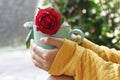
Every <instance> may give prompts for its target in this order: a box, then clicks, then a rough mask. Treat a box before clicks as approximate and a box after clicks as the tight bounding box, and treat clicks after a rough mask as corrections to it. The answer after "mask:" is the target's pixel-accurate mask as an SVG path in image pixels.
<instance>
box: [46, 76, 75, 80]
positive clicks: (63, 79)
mask: <svg viewBox="0 0 120 80" xmlns="http://www.w3.org/2000/svg"><path fill="white" fill-rule="evenodd" d="M47 80H74V79H73V77H71V76H66V75H61V76H50V77H49V78H48V79H47Z"/></svg>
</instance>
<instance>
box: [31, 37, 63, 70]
mask: <svg viewBox="0 0 120 80" xmlns="http://www.w3.org/2000/svg"><path fill="white" fill-rule="evenodd" d="M40 42H41V43H44V44H49V45H53V46H55V47H56V48H54V49H51V50H48V49H44V48H42V47H40V46H37V45H36V44H35V42H34V40H31V45H30V53H31V55H32V60H33V63H34V64H35V66H37V67H39V68H41V69H43V70H45V71H48V70H49V68H50V66H51V64H52V62H53V60H54V58H55V56H56V54H57V52H58V50H59V48H60V47H61V45H62V44H63V42H64V40H63V39H59V38H52V37H46V38H41V39H40Z"/></svg>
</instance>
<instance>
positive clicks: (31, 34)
mask: <svg viewBox="0 0 120 80" xmlns="http://www.w3.org/2000/svg"><path fill="white" fill-rule="evenodd" d="M33 38H34V35H33V29H32V30H30V32H29V33H28V35H27V37H26V48H30V40H31V39H33Z"/></svg>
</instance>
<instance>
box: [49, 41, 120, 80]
mask: <svg viewBox="0 0 120 80" xmlns="http://www.w3.org/2000/svg"><path fill="white" fill-rule="evenodd" d="M48 72H49V73H50V74H52V75H63V74H64V75H68V76H73V77H74V79H75V80H120V64H116V63H112V62H107V61H105V60H104V59H103V58H101V57H100V56H98V55H97V53H95V52H94V51H92V50H91V49H88V48H85V47H82V46H78V45H77V44H76V43H74V42H72V41H69V40H65V41H64V44H63V45H62V47H61V49H60V50H59V52H58V53H57V55H56V57H55V59H54V62H53V63H52V66H51V67H50V69H49V71H48Z"/></svg>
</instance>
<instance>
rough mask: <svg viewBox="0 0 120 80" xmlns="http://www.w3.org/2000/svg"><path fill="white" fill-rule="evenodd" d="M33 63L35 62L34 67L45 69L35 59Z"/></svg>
mask: <svg viewBox="0 0 120 80" xmlns="http://www.w3.org/2000/svg"><path fill="white" fill-rule="evenodd" d="M32 61H33V63H34V65H35V66H36V67H38V68H41V69H44V67H43V65H42V64H40V63H39V62H37V61H36V60H34V59H33V60H32Z"/></svg>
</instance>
